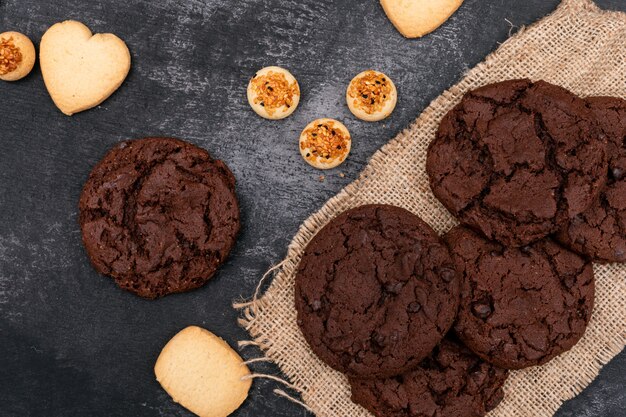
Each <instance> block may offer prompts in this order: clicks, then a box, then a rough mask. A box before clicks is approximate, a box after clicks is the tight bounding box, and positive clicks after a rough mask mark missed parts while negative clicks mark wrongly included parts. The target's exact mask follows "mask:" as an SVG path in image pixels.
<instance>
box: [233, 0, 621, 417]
mask: <svg viewBox="0 0 626 417" xmlns="http://www.w3.org/2000/svg"><path fill="white" fill-rule="evenodd" d="M624 39H626V15H625V14H623V13H619V12H608V11H602V10H600V9H599V8H598V7H597V6H596V5H595V4H594V3H593V2H592V1H590V0H564V1H563V2H562V4H561V6H560V7H559V8H558V9H557V10H556V11H555V12H554V13H553V14H552V15H550V16H548V17H546V18H544V19H542V20H541V21H539V22H538V23H536V24H534V25H532V26H530V27H528V28H522V29H521V30H520V31H519V32H518V33H517V34H516V35H515V36H513V37H512V38H510V39H509V40H508V41H506V42H505V43H504V44H503V45H501V46H500V47H499V48H498V50H497V51H496V52H494V53H492V54H491V55H489V56H488V57H487V59H486V60H485V61H484V62H483V63H481V64H479V65H477V66H476V67H475V68H474V69H472V70H470V71H469V72H468V73H467V74H466V76H465V77H464V78H463V80H461V82H459V83H458V84H457V85H455V86H454V87H452V88H450V89H449V90H448V91H446V92H444V93H443V94H442V95H441V96H440V97H439V98H437V99H436V100H434V101H433V102H432V103H431V104H430V105H429V107H428V108H427V109H426V110H425V111H424V112H423V113H422V115H421V116H420V117H419V118H418V119H417V120H416V121H415V122H414V123H413V124H412V125H411V126H410V127H409V128H408V129H406V130H405V131H403V132H402V133H400V134H399V135H398V136H397V137H396V138H395V139H393V140H392V141H391V142H389V143H388V144H387V145H385V146H383V147H382V148H381V149H380V150H379V151H377V152H376V153H375V154H374V156H373V157H372V159H371V160H370V162H369V164H368V166H367V167H366V168H365V169H364V170H363V172H362V173H361V175H360V176H359V178H358V179H357V180H356V181H354V182H353V183H352V184H350V185H348V186H347V187H346V188H344V189H343V190H342V191H341V192H340V193H339V194H338V195H336V196H335V197H333V198H331V199H330V200H329V201H328V202H327V203H326V204H325V205H324V206H323V207H322V209H321V210H319V211H318V212H317V213H315V214H314V215H312V216H311V217H310V218H309V219H307V220H306V221H305V222H304V224H303V225H302V226H301V227H300V229H299V231H298V233H297V235H296V236H295V237H294V239H293V241H292V242H291V244H290V245H289V249H288V252H287V257H286V258H285V260H284V261H283V262H281V263H280V264H279V265H277V266H276V267H275V268H273V270H270V271H268V273H267V274H266V275H265V276H264V277H263V279H262V280H261V282H260V283H259V287H258V288H257V291H256V292H255V294H254V297H253V299H252V301H250V302H247V303H239V304H235V307H236V308H238V309H241V310H242V317H241V319H240V325H241V326H243V327H244V328H245V329H246V330H247V331H248V332H249V333H250V334H251V336H252V338H253V340H251V341H246V342H242V343H241V344H240V345H241V346H247V345H254V346H258V347H259V348H261V349H262V351H263V352H264V354H265V356H264V357H263V358H261V360H271V361H273V362H275V363H276V364H278V366H279V367H280V369H281V370H282V371H283V373H284V374H285V375H286V376H287V377H288V378H289V381H290V382H286V381H284V380H282V379H281V378H277V377H275V376H272V375H260V374H254V375H253V376H254V377H266V378H270V379H275V380H277V381H279V382H283V383H284V384H286V386H287V388H288V389H289V390H291V391H295V392H297V393H299V394H300V396H301V398H302V400H303V401H302V402H301V401H299V400H296V399H295V398H293V395H290V394H288V393H286V392H285V391H283V390H280V389H277V390H275V392H276V393H277V394H279V395H283V396H286V397H288V398H290V399H291V400H292V401H295V402H297V403H299V404H301V405H302V406H304V407H306V408H307V409H308V410H310V411H312V412H313V413H315V414H316V415H317V416H320V417H344V416H351V417H361V416H362V417H365V416H370V414H369V413H368V412H367V411H366V410H365V409H363V408H361V407H359V406H357V405H355V404H353V403H352V402H351V401H350V390H349V386H348V385H347V380H346V379H345V377H344V376H343V375H341V374H339V373H338V372H335V371H333V370H332V369H330V368H328V367H327V366H326V365H324V364H323V363H322V362H321V361H319V359H317V357H316V356H315V355H314V354H313V353H312V352H311V350H310V349H309V347H308V345H307V344H306V342H305V340H304V338H303V336H302V334H301V332H300V330H299V329H298V326H297V324H296V312H295V309H294V306H293V282H294V273H295V270H296V267H297V264H298V262H299V260H300V257H301V255H302V251H303V249H304V247H305V246H306V245H307V244H308V242H309V241H310V240H311V238H312V237H313V236H314V235H315V233H316V232H317V231H318V230H319V229H320V228H322V227H323V226H324V225H325V224H326V223H327V222H328V221H330V220H331V219H332V218H334V217H335V216H336V215H338V214H339V213H341V212H342V211H344V210H346V209H348V208H350V207H354V206H359V205H362V204H367V203H388V204H395V205H398V206H402V207H404V208H407V209H409V210H410V211H412V212H414V213H415V214H417V215H419V216H421V217H422V218H423V219H424V220H426V221H427V222H428V223H429V224H431V226H433V228H435V230H437V231H438V232H444V231H446V230H448V229H449V228H450V227H452V226H453V225H454V224H455V220H454V219H453V218H452V217H451V216H450V214H449V213H448V212H447V211H446V210H445V209H444V208H443V207H442V206H441V205H440V204H439V202H438V201H437V200H436V199H435V197H434V196H433V195H432V193H431V191H430V188H429V186H428V179H427V177H426V174H425V172H424V165H425V157H426V147H427V146H428V143H429V142H430V140H431V139H432V138H433V137H434V135H435V132H436V129H437V126H438V124H439V121H440V120H441V118H442V117H443V115H444V114H445V113H446V112H447V111H448V110H449V109H451V108H452V107H453V106H454V105H455V104H456V103H457V102H458V101H459V100H460V98H461V97H462V96H463V94H464V93H465V92H467V91H468V90H470V89H473V88H476V87H478V86H481V85H485V84H488V83H491V82H496V81H501V80H505V79H512V78H522V77H528V78H531V79H535V80H537V79H544V80H546V81H549V82H552V83H555V84H559V85H562V86H564V87H566V88H569V89H571V90H572V91H574V92H576V93H578V94H581V95H583V96H589V95H613V96H618V97H624V98H626V44H625V43H624V41H623V40H624ZM594 270H595V272H596V308H595V310H594V315H593V318H592V320H591V322H590V325H589V327H588V329H587V332H586V333H585V336H584V337H583V339H582V340H581V341H580V342H579V343H578V344H577V345H576V346H575V347H574V348H573V349H572V350H571V351H569V352H567V353H566V354H564V355H562V356H560V357H558V358H556V359H554V360H553V361H551V362H550V363H549V364H547V365H544V366H541V367H534V368H530V369H526V370H522V371H516V372H512V373H511V376H510V378H509V379H508V381H507V383H506V385H505V393H506V396H505V400H504V401H503V402H502V403H501V404H500V406H499V407H498V408H497V409H496V410H494V411H492V412H491V413H490V417H547V416H552V415H553V414H554V412H555V411H556V410H557V409H558V408H559V407H560V406H561V404H562V403H563V402H564V401H565V400H567V399H570V398H572V397H574V396H575V395H577V394H578V393H580V392H581V391H582V390H583V389H584V388H585V387H586V386H587V385H588V384H589V383H591V381H593V379H594V378H595V377H596V376H597V375H598V373H599V371H600V369H601V368H602V366H603V365H604V364H606V363H607V362H608V361H609V360H611V358H613V357H614V356H615V355H617V354H618V353H619V352H620V351H621V350H622V349H623V348H624V346H625V345H626V301H625V298H626V297H625V296H626V266H624V265H595V266H594ZM272 277H273V281H272V283H271V285H270V286H269V288H268V289H267V291H266V292H265V294H264V295H263V296H262V297H261V298H259V291H260V288H261V287H262V284H263V282H264V280H265V279H266V278H272Z"/></svg>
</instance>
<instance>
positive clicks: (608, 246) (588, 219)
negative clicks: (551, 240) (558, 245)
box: [557, 97, 626, 263]
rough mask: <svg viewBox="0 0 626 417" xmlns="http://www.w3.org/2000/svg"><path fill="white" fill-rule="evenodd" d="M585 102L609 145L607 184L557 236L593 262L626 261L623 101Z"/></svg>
mask: <svg viewBox="0 0 626 417" xmlns="http://www.w3.org/2000/svg"><path fill="white" fill-rule="evenodd" d="M587 103H588V105H589V107H590V108H591V110H592V111H593V113H594V114H595V116H596V119H597V120H598V122H599V124H600V129H601V130H602V132H603V134H604V135H605V136H606V138H607V141H608V144H607V149H608V152H607V154H608V158H609V169H608V181H607V186H606V188H605V189H604V190H603V191H602V193H601V194H600V198H599V199H597V200H596V201H595V202H594V203H593V204H592V205H591V207H589V208H588V209H587V210H586V211H585V212H583V213H582V214H579V215H578V216H576V217H574V218H573V219H571V220H570V221H569V222H568V223H567V224H566V225H565V226H564V227H563V228H561V230H560V231H559V233H558V235H557V236H558V239H559V241H561V242H562V243H563V244H564V245H566V246H568V247H569V248H571V249H572V250H575V251H576V252H578V253H581V254H583V255H586V256H589V257H590V258H592V259H593V260H594V261H596V262H602V263H607V262H626V100H622V99H620V98H614V97H593V98H589V99H587Z"/></svg>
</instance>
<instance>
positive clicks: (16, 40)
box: [0, 32, 37, 81]
mask: <svg viewBox="0 0 626 417" xmlns="http://www.w3.org/2000/svg"><path fill="white" fill-rule="evenodd" d="M36 55H37V54H36V53H35V46H34V45H33V43H32V42H31V40H30V39H28V36H26V35H23V34H21V33H19V32H4V33H0V80H4V81H17V80H20V79H22V78H24V77H26V76H27V75H28V74H29V73H30V71H31V70H32V69H33V66H34V65H35V57H36Z"/></svg>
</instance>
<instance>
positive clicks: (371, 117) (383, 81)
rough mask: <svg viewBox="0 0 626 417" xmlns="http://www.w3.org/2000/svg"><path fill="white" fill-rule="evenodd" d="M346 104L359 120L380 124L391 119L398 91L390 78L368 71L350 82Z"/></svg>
mask: <svg viewBox="0 0 626 417" xmlns="http://www.w3.org/2000/svg"><path fill="white" fill-rule="evenodd" d="M346 102H347V103H348V108H349V109H350V111H351V112H352V114H354V115H355V116H356V117H357V118H359V119H361V120H365V121H367V122H378V121H380V120H382V119H385V118H386V117H389V115H390V114H391V113H392V112H393V110H394V109H395V107H396V103H397V102H398V91H397V90H396V86H395V85H394V84H393V81H391V79H390V78H389V77H388V76H386V75H385V74H383V73H382V72H379V71H374V70H367V71H363V72H362V73H360V74H358V75H357V76H356V77H354V78H353V79H352V81H350V85H348V89H347V90H346Z"/></svg>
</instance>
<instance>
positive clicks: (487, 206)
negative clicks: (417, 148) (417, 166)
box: [426, 80, 607, 246]
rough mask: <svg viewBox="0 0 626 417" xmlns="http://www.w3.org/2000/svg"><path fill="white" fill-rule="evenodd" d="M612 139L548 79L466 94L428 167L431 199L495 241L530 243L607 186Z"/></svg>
mask: <svg viewBox="0 0 626 417" xmlns="http://www.w3.org/2000/svg"><path fill="white" fill-rule="evenodd" d="M606 168H607V159H606V141H605V140H602V139H600V133H599V129H598V126H597V124H596V122H595V120H594V118H593V115H592V113H591V111H590V110H589V108H588V107H587V106H586V104H585V101H584V100H583V99H581V98H579V97H577V96H575V95H574V94H572V93H570V92H569V91H567V90H565V89H564V88H561V87H558V86H555V85H552V84H548V83H546V82H544V81H539V82H537V83H532V82H531V81H529V80H512V81H505V82H502V83H498V84H491V85H488V86H485V87H482V88H479V89H478V90H475V91H471V92H469V93H467V94H466V95H465V97H464V98H463V100H462V101H461V103H459V104H458V105H457V106H456V107H454V108H453V109H452V110H451V111H450V112H449V113H448V114H447V115H446V116H445V117H444V118H443V120H442V122H441V125H440V127H439V131H438V133H437V137H436V139H435V140H434V141H433V142H432V143H431V144H430V147H429V149H428V158H427V162H426V170H427V172H428V175H429V177H430V184H431V188H432V190H433V193H434V194H435V196H436V197H437V198H438V199H439V200H440V201H441V202H442V203H443V205H444V206H446V208H448V210H450V211H451V212H452V213H453V214H454V215H455V216H456V217H458V218H459V220H460V221H461V222H462V223H464V224H467V225H469V226H471V227H472V228H474V229H477V230H480V231H481V232H482V233H483V234H484V235H485V236H487V237H488V238H489V239H493V240H497V241H500V242H501V243H503V244H505V245H507V246H524V245H527V244H529V243H531V242H533V241H536V240H538V239H540V238H543V237H545V236H547V235H548V234H551V233H553V232H556V231H557V230H558V229H559V227H561V226H562V225H563V224H565V223H566V222H567V221H568V220H569V219H572V218H574V217H575V216H577V215H578V214H580V213H582V212H584V211H585V210H586V209H587V208H589V206H590V205H591V204H592V203H593V202H594V200H595V199H596V198H597V196H598V194H599V193H600V190H601V189H602V187H603V186H604V184H605V183H606V175H605V173H606Z"/></svg>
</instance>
